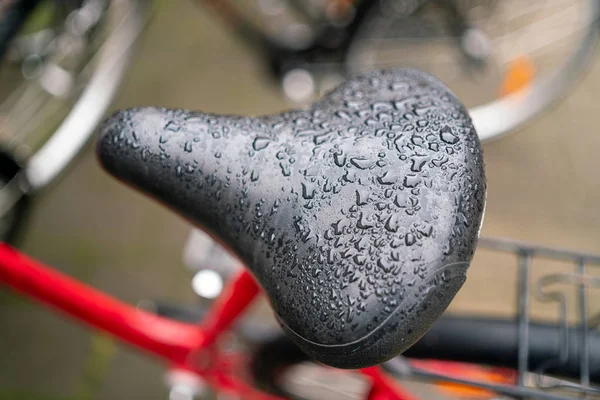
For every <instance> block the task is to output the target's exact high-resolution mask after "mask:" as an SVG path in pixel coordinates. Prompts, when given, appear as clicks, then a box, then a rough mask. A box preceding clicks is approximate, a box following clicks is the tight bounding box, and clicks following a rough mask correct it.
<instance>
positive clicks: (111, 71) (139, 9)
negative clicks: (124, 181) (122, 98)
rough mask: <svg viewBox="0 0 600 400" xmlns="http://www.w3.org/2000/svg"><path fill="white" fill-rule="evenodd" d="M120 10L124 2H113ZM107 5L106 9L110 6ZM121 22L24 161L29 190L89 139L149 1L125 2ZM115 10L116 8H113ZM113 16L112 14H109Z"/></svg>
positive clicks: (42, 183) (113, 93)
mask: <svg viewBox="0 0 600 400" xmlns="http://www.w3.org/2000/svg"><path fill="white" fill-rule="evenodd" d="M116 3H118V4H119V7H122V8H123V7H124V6H123V4H124V3H125V2H116ZM112 4H113V2H110V4H109V5H108V7H112ZM127 4H128V8H125V10H124V11H125V13H124V14H123V15H121V17H122V20H120V21H119V23H118V24H117V25H116V26H115V28H114V30H113V31H111V32H110V35H109V36H108V37H107V39H106V41H105V42H103V44H102V46H101V47H100V48H99V50H98V52H97V53H96V54H95V56H94V57H95V58H94V59H93V60H92V63H93V71H92V72H91V74H90V76H89V79H88V81H87V84H86V85H85V89H83V91H82V92H81V93H79V94H78V95H77V98H76V100H75V101H74V102H73V104H72V105H71V106H70V109H69V110H68V112H67V113H66V115H65V117H64V118H63V119H62V121H61V122H60V123H59V126H58V127H57V129H56V130H54V131H53V133H52V135H51V136H50V137H49V139H48V140H46V141H45V142H44V143H43V145H42V146H41V147H40V148H39V149H37V151H35V152H34V153H33V154H31V155H30V156H29V157H27V159H26V160H25V166H24V168H25V170H24V174H25V177H26V179H27V181H28V186H29V188H28V189H29V191H30V192H36V191H38V190H40V189H42V188H44V187H46V186H48V185H49V184H50V183H52V182H54V181H55V180H56V179H57V178H58V177H59V176H60V175H61V174H62V172H63V171H64V170H65V169H66V168H67V167H68V166H69V165H70V164H71V162H73V161H74V159H75V158H76V157H77V155H78V154H79V153H80V151H81V150H82V149H83V147H84V146H85V144H86V143H88V142H89V140H90V139H91V137H92V134H93V133H94V131H95V129H96V127H97V125H98V123H99V122H100V121H101V119H102V118H103V116H104V114H105V113H106V111H107V110H108V108H109V106H110V104H111V103H112V100H113V99H114V97H115V96H116V94H117V91H118V89H119V87H120V83H121V82H122V80H123V78H124V77H125V73H126V71H127V69H128V66H129V63H130V61H131V60H132V56H133V46H134V44H135V41H136V39H137V37H138V36H139V33H140V32H141V30H142V29H143V27H144V26H145V25H146V22H147V21H148V19H149V15H150V13H151V8H152V7H151V1H150V0H128V3H127ZM115 7H116V6H115ZM113 14H114V13H113Z"/></svg>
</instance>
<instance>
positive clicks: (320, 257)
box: [97, 70, 486, 368]
mask: <svg viewBox="0 0 600 400" xmlns="http://www.w3.org/2000/svg"><path fill="white" fill-rule="evenodd" d="M97 151H98V155H99V158H100V161H101V163H102V164H103V166H104V168H105V169H106V170H108V171H109V172H110V173H111V174H113V175H114V176H116V177H118V178H119V179H120V180H122V181H124V182H126V183H128V184H130V185H132V186H134V187H136V188H138V189H140V190H141V191H143V192H145V193H147V194H149V195H150V196H152V197H154V198H156V199H158V200H160V201H161V202H163V203H164V204H166V205H168V206H169V207H171V208H172V209H174V210H175V211H177V212H178V213H179V214H181V215H183V216H184V217H185V218H187V219H188V220H190V221H192V222H193V223H195V224H197V225H199V226H200V227H202V228H203V229H205V230H207V231H208V232H210V233H211V234H212V235H214V236H215V237H216V238H218V239H219V240H220V241H221V242H222V243H224V244H226V245H227V246H228V247H229V248H230V249H231V250H232V251H233V252H234V253H235V254H237V255H238V256H239V257H240V258H241V260H243V261H244V262H245V264H246V265H247V267H248V268H249V269H250V271H251V272H252V273H253V275H254V276H255V277H256V279H257V281H258V282H259V283H260V285H261V286H262V288H263V289H264V291H265V293H266V295H267V296H268V298H269V300H270V302H271V304H272V306H273V309H274V310H275V312H276V315H277V317H278V319H279V321H280V323H281V325H282V326H283V328H284V329H285V331H287V332H288V333H289V334H290V335H291V337H292V339H293V340H294V341H295V342H296V344H297V345H298V346H299V347H300V348H301V349H303V351H305V352H306V353H307V354H309V355H310V356H311V357H313V358H314V359H316V360H317V361H320V362H323V363H325V364H329V365H332V366H335V367H340V368H359V367H365V366H368V365H373V364H377V363H381V362H383V361H386V360H388V359H390V358H392V357H394V356H396V355H398V354H399V353H401V352H402V351H404V350H406V349H407V348H408V347H409V346H411V345H412V344H413V343H415V341H417V340H418V339H419V338H420V337H421V336H422V335H423V334H424V333H425V332H426V331H427V330H428V329H429V327H430V326H431V325H432V323H433V322H434V321H435V320H436V319H437V318H438V317H439V316H440V315H441V314H442V312H443V311H444V310H445V309H446V307H447V306H448V304H449V303H450V301H451V300H452V298H453V297H454V295H455V294H456V292H457V291H458V290H459V288H460V287H461V286H462V284H463V282H464V281H465V273H466V270H467V267H468V265H469V263H470V261H471V258H472V256H473V252H474V250H475V246H476V242H477V238H478V235H479V229H480V226H481V221H482V214H483V210H484V204H485V189H486V188H485V177H484V169H483V160H482V153H481V148H480V144H479V140H478V138H477V134H476V132H475V130H474V128H473V125H472V124H471V120H470V118H469V116H468V114H467V111H466V109H465V108H464V106H463V105H462V104H461V103H460V102H459V101H458V99H457V98H456V97H455V96H454V95H453V94H452V93H451V92H450V91H449V89H447V88H446V87H445V86H444V85H443V84H442V83H440V82H439V81H438V80H437V79H435V78H433V77H431V76H429V75H427V74H425V73H422V72H420V71H415V70H393V71H385V72H374V73H370V74H367V75H364V76H359V77H356V78H354V79H351V80H349V81H347V82H346V83H344V84H342V85H341V86H340V87H338V88H337V89H336V90H334V91H333V92H331V93H329V94H328V95H327V96H325V98H323V99H322V100H321V101H319V102H317V103H315V104H314V105H313V106H312V107H310V108H308V109H306V110H297V111H289V112H284V113H283V114H280V115H273V116H265V117H258V118H251V117H241V116H223V115H213V114H203V113H199V112H192V111H183V110H169V109H165V108H140V109H130V110H126V111H121V112H118V113H117V114H115V115H114V116H113V117H112V118H111V119H109V120H108V121H107V122H106V123H105V124H104V126H103V128H102V134H101V137H100V139H99V143H98V148H97Z"/></svg>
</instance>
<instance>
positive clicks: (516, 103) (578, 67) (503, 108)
mask: <svg viewBox="0 0 600 400" xmlns="http://www.w3.org/2000/svg"><path fill="white" fill-rule="evenodd" d="M393 1H395V2H396V3H401V2H400V1H397V0H386V1H380V0H370V1H366V2H364V3H365V4H364V5H363V6H362V7H360V8H359V9H357V11H360V14H361V15H360V18H358V19H357V22H356V24H357V26H356V27H353V28H352V29H350V37H349V38H348V41H347V45H346V48H345V52H344V53H345V61H344V65H345V68H346V71H347V72H348V73H349V74H354V73H357V72H358V71H362V70H364V68H365V67H366V68H367V69H370V68H373V66H365V64H364V63H363V62H361V61H360V59H361V56H360V55H359V53H360V52H359V50H358V48H359V47H360V46H358V45H357V44H358V43H359V42H360V40H362V39H363V38H364V37H367V36H368V35H369V33H368V30H369V29H373V28H369V27H370V26H371V27H372V26H375V25H377V23H378V22H377V18H382V17H380V16H378V14H381V12H380V11H379V9H378V8H379V6H380V3H385V4H391V2H393ZM413 3H414V1H413ZM417 3H424V1H420V0H418V1H417ZM584 4H585V5H586V6H587V8H586V10H587V12H586V13H584V14H583V15H586V17H588V18H589V19H588V21H589V23H588V24H587V25H586V28H585V31H584V33H583V34H582V35H581V40H580V41H579V42H578V45H577V47H576V48H575V49H573V51H572V52H570V53H569V55H568V57H567V59H566V60H565V61H564V62H563V63H562V64H561V65H560V66H559V67H557V68H556V69H555V70H553V72H552V73H549V74H548V75H547V76H545V77H543V78H540V79H536V80H535V81H534V82H533V83H532V84H531V85H530V88H529V89H527V90H523V91H519V92H518V93H515V94H514V95H511V96H506V97H503V98H497V99H495V100H492V101H489V102H486V103H484V104H480V105H477V106H475V107H471V108H470V109H469V112H470V114H471V117H472V119H473V124H474V125H475V128H476V129H477V132H478V134H479V137H480V139H481V140H482V141H483V142H486V141H490V140H494V139H497V138H499V137H501V136H503V135H505V134H507V133H510V132H513V131H515V130H516V129H517V128H519V127H521V126H522V125H523V124H525V123H527V122H528V121H530V120H532V119H533V118H535V117H537V116H539V114H541V113H542V112H543V111H545V110H547V109H548V108H550V107H551V106H553V105H554V104H556V103H557V102H558V101H559V100H560V99H561V98H562V97H564V95H565V94H566V93H567V92H568V91H569V90H570V89H571V88H572V87H573V86H575V84H576V83H577V82H578V81H579V80H580V78H581V76H582V75H583V74H584V73H585V72H586V71H587V67H588V66H589V65H590V63H591V61H592V59H593V57H592V56H593V55H594V53H595V51H596V48H597V45H598V40H599V38H600V3H599V2H597V1H595V0H584ZM419 7H420V6H419ZM419 7H417V8H416V9H418V8H419ZM385 18H387V17H385ZM388 19H390V20H391V19H392V18H388ZM379 24H381V22H379ZM363 47H365V48H367V49H368V50H366V51H369V52H371V53H370V54H371V56H372V55H373V54H374V53H375V52H376V51H377V50H372V47H375V46H363ZM363 57H364V55H363ZM367 58H368V57H367ZM394 66H396V67H399V66H410V65H405V64H404V63H403V62H402V61H400V62H398V64H397V65H394ZM429 72H431V71H429ZM434 75H435V74H434ZM451 89H453V90H456V89H457V87H454V88H452V87H451Z"/></svg>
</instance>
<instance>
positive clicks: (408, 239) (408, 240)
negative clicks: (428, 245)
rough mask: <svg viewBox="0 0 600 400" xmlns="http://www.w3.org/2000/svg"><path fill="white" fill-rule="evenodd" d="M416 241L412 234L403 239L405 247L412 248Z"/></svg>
mask: <svg viewBox="0 0 600 400" xmlns="http://www.w3.org/2000/svg"><path fill="white" fill-rule="evenodd" d="M416 241H417V238H416V237H415V235H414V234H412V233H408V234H407V235H406V236H405V237H404V243H406V245H407V246H412V245H413V244H415V242H416Z"/></svg>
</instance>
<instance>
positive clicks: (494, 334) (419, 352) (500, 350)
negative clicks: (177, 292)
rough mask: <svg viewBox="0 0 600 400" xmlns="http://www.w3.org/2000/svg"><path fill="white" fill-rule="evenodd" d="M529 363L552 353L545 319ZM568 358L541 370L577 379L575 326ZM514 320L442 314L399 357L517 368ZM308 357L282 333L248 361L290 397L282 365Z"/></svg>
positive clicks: (596, 338)
mask: <svg viewBox="0 0 600 400" xmlns="http://www.w3.org/2000/svg"><path fill="white" fill-rule="evenodd" d="M529 329H530V342H529V350H530V352H529V367H530V370H531V371H536V370H538V369H539V368H540V367H542V366H543V365H544V364H545V363H547V362H548V360H551V359H554V358H555V357H556V355H557V349H556V344H557V343H558V341H559V340H560V338H559V331H560V326H557V325H553V324H545V323H531V324H530V328H529ZM569 331H570V333H571V334H570V335H569V344H568V347H569V348H570V350H571V351H570V352H569V353H570V356H569V357H568V359H567V362H565V363H564V364H562V365H560V366H554V367H553V368H547V369H545V370H544V373H546V374H553V375H557V376H561V377H564V378H579V348H578V338H577V337H576V334H577V331H578V330H577V328H573V327H570V328H569ZM518 346H519V339H518V323H517V321H515V320H513V319H497V318H485V317H463V316H444V317H442V318H440V319H439V320H438V322H436V323H435V324H434V325H433V327H432V328H431V330H430V331H429V332H428V333H427V334H426V335H425V336H424V337H423V338H422V339H421V340H419V341H418V342H417V343H416V344H415V345H414V346H413V347H411V348H410V349H408V350H407V351H406V352H405V353H404V354H403V356H404V357H408V358H413V359H435V360H443V361H453V362H459V363H468V364H478V365H487V366H493V367H502V368H508V369H514V370H517V369H518V367H519V365H518ZM589 348H590V349H591V351H590V352H589V360H590V362H589V365H590V378H591V381H592V382H594V383H597V382H599V381H600V334H598V333H597V332H593V334H590V336H589ZM307 361H310V359H309V357H308V356H307V355H305V354H304V353H303V352H302V351H301V350H300V349H298V348H297V347H296V346H295V345H294V344H293V343H292V342H291V340H289V339H288V338H287V337H285V336H283V335H282V336H279V337H277V338H275V339H273V340H271V341H269V342H266V343H264V344H263V345H262V346H261V347H260V348H259V349H258V350H257V351H256V352H255V353H254V357H253V358H252V361H251V372H252V375H253V378H254V380H255V383H256V385H257V386H258V387H259V388H261V389H263V390H265V391H268V392H270V393H273V394H275V395H279V396H290V394H289V393H288V392H287V391H286V390H285V389H284V388H283V387H282V386H281V384H280V383H279V381H278V377H279V376H280V374H281V372H282V371H284V370H285V368H289V367H291V366H293V365H295V364H299V363H302V362H307Z"/></svg>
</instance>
